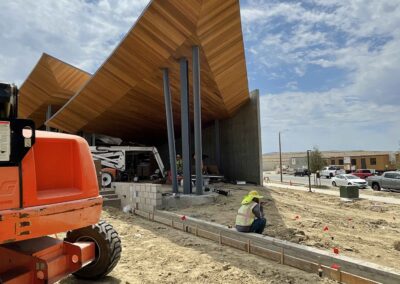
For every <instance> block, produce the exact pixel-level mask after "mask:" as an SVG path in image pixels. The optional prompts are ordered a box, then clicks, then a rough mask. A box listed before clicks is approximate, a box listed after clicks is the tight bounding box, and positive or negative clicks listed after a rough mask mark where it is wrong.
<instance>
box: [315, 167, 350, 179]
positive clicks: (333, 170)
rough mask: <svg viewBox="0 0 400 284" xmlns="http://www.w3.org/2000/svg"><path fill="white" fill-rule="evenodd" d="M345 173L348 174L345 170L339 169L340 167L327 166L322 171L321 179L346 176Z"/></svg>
mask: <svg viewBox="0 0 400 284" xmlns="http://www.w3.org/2000/svg"><path fill="white" fill-rule="evenodd" d="M344 173H346V172H345V171H344V170H343V169H341V168H339V167H338V166H327V167H324V168H323V169H322V170H321V172H320V175H321V177H326V178H332V177H334V176H336V175H338V174H344Z"/></svg>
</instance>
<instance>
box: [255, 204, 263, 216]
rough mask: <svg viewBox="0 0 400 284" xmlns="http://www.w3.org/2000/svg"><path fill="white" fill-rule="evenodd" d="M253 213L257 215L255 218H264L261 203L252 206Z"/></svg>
mask: <svg viewBox="0 0 400 284" xmlns="http://www.w3.org/2000/svg"><path fill="white" fill-rule="evenodd" d="M252 211H253V214H254V215H255V216H256V217H257V218H259V219H260V218H264V210H263V207H262V205H260V204H257V205H256V206H254V208H253V210H252Z"/></svg>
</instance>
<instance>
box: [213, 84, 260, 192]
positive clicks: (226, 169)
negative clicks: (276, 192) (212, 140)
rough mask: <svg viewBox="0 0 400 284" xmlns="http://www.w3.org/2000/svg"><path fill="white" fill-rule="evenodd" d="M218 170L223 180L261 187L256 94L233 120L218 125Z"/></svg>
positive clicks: (254, 92)
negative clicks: (224, 178) (259, 185)
mask: <svg viewBox="0 0 400 284" xmlns="http://www.w3.org/2000/svg"><path fill="white" fill-rule="evenodd" d="M220 141H221V148H220V149H221V167H222V169H223V173H224V175H225V177H226V178H228V179H230V180H245V181H248V182H254V183H256V184H262V155H261V125H260V100H259V91H258V90H254V91H252V92H251V93H250V101H249V102H248V103H247V104H246V105H244V106H243V107H241V108H240V109H239V111H238V112H237V113H236V114H235V115H234V116H233V117H232V118H229V119H226V120H223V121H221V122H220Z"/></svg>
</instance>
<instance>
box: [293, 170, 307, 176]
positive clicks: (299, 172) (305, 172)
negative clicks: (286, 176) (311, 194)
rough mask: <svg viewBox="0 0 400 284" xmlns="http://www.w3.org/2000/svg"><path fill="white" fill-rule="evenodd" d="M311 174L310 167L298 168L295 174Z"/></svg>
mask: <svg viewBox="0 0 400 284" xmlns="http://www.w3.org/2000/svg"><path fill="white" fill-rule="evenodd" d="M309 175H310V171H309V170H308V169H296V170H295V172H294V176H295V177H296V176H301V177H304V176H309Z"/></svg>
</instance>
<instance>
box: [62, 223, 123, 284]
mask: <svg viewBox="0 0 400 284" xmlns="http://www.w3.org/2000/svg"><path fill="white" fill-rule="evenodd" d="M65 241H67V242H70V243H75V242H78V241H94V242H95V243H96V259H95V260H94V261H93V262H92V263H90V264H88V265H87V266H85V267H84V268H82V269H81V270H79V271H77V272H75V273H74V275H75V276H76V277H77V278H81V279H88V280H89V279H90V280H96V279H99V278H102V277H104V276H106V275H107V274H108V273H110V272H111V271H112V270H113V269H114V267H115V266H116V265H117V263H118V261H119V259H120V258H121V249H122V248H121V240H120V238H119V236H118V233H117V232H116V231H115V230H114V228H113V226H111V225H110V224H108V223H106V222H104V221H100V222H99V223H97V224H96V225H92V226H89V227H85V228H81V229H78V230H74V231H69V232H68V233H67V237H66V238H65Z"/></svg>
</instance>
